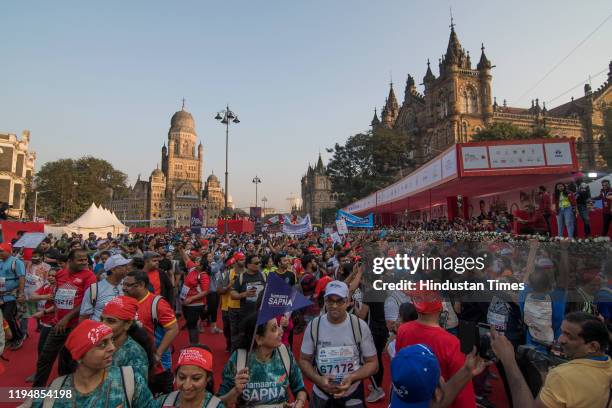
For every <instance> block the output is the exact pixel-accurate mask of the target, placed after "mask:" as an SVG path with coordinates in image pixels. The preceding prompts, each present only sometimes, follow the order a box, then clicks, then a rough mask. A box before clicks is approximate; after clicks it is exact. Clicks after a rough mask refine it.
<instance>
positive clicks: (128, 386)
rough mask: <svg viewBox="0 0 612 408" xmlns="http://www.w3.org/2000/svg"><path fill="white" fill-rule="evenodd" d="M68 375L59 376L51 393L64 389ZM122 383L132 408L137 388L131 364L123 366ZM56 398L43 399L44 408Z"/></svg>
mask: <svg viewBox="0 0 612 408" xmlns="http://www.w3.org/2000/svg"><path fill="white" fill-rule="evenodd" d="M67 378H68V376H67V375H63V376H61V377H57V378H56V379H55V380H53V382H52V383H51V385H50V386H49V391H51V392H50V393H49V395H53V394H55V393H56V392H57V391H59V390H60V389H62V387H63V386H64V384H65V383H66V379H67ZM121 384H122V385H123V393H124V394H125V399H126V400H127V405H128V408H132V400H133V399H134V390H135V384H136V381H135V378H134V370H133V369H132V367H131V366H124V367H121ZM55 401H56V400H55V399H54V398H53V397H52V396H51V397H47V398H45V399H44V401H43V405H42V408H51V407H53V404H54V403H55Z"/></svg>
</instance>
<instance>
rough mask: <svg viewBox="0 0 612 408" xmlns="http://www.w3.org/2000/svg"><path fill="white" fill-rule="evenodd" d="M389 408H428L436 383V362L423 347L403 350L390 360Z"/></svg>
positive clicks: (438, 364)
mask: <svg viewBox="0 0 612 408" xmlns="http://www.w3.org/2000/svg"><path fill="white" fill-rule="evenodd" d="M391 381H392V383H393V392H392V394H393V395H392V397H391V408H398V407H405V408H429V403H430V402H431V400H432V398H433V396H434V392H435V390H436V387H437V386H438V383H439V382H440V363H438V359H437V358H436V356H435V354H434V353H432V351H431V350H430V349H429V347H427V346H425V345H423V344H415V345H413V346H408V347H404V348H403V349H401V350H400V351H399V353H397V355H396V356H395V358H394V359H393V360H391Z"/></svg>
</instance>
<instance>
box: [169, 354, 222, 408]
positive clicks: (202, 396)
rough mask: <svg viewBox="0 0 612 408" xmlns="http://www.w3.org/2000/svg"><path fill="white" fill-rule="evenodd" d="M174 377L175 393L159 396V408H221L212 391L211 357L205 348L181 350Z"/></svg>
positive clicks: (219, 401)
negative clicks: (186, 407)
mask: <svg viewBox="0 0 612 408" xmlns="http://www.w3.org/2000/svg"><path fill="white" fill-rule="evenodd" d="M177 366H178V368H177V369H176V374H175V376H174V383H175V384H176V391H172V392H171V393H170V394H167V395H162V396H160V397H159V398H158V399H157V401H158V402H159V403H160V404H159V406H161V407H183V406H190V407H223V406H224V405H223V403H222V402H221V400H220V399H219V398H217V397H215V395H214V392H213V390H212V375H213V356H212V353H211V352H210V349H209V348H208V347H207V346H201V345H193V346H190V347H186V348H184V349H182V350H181V353H180V354H179V358H178V363H177Z"/></svg>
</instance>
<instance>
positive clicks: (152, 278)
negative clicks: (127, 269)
mask: <svg viewBox="0 0 612 408" xmlns="http://www.w3.org/2000/svg"><path fill="white" fill-rule="evenodd" d="M147 276H148V277H149V283H151V286H153V294H155V295H161V282H160V281H159V271H158V270H157V269H154V270H152V271H149V272H147Z"/></svg>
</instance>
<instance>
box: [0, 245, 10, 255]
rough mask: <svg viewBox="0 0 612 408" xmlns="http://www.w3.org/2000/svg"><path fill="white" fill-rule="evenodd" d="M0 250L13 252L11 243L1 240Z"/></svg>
mask: <svg viewBox="0 0 612 408" xmlns="http://www.w3.org/2000/svg"><path fill="white" fill-rule="evenodd" d="M0 251H3V252H8V253H9V254H12V253H13V245H11V243H10V242H3V243H1V244H0Z"/></svg>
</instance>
